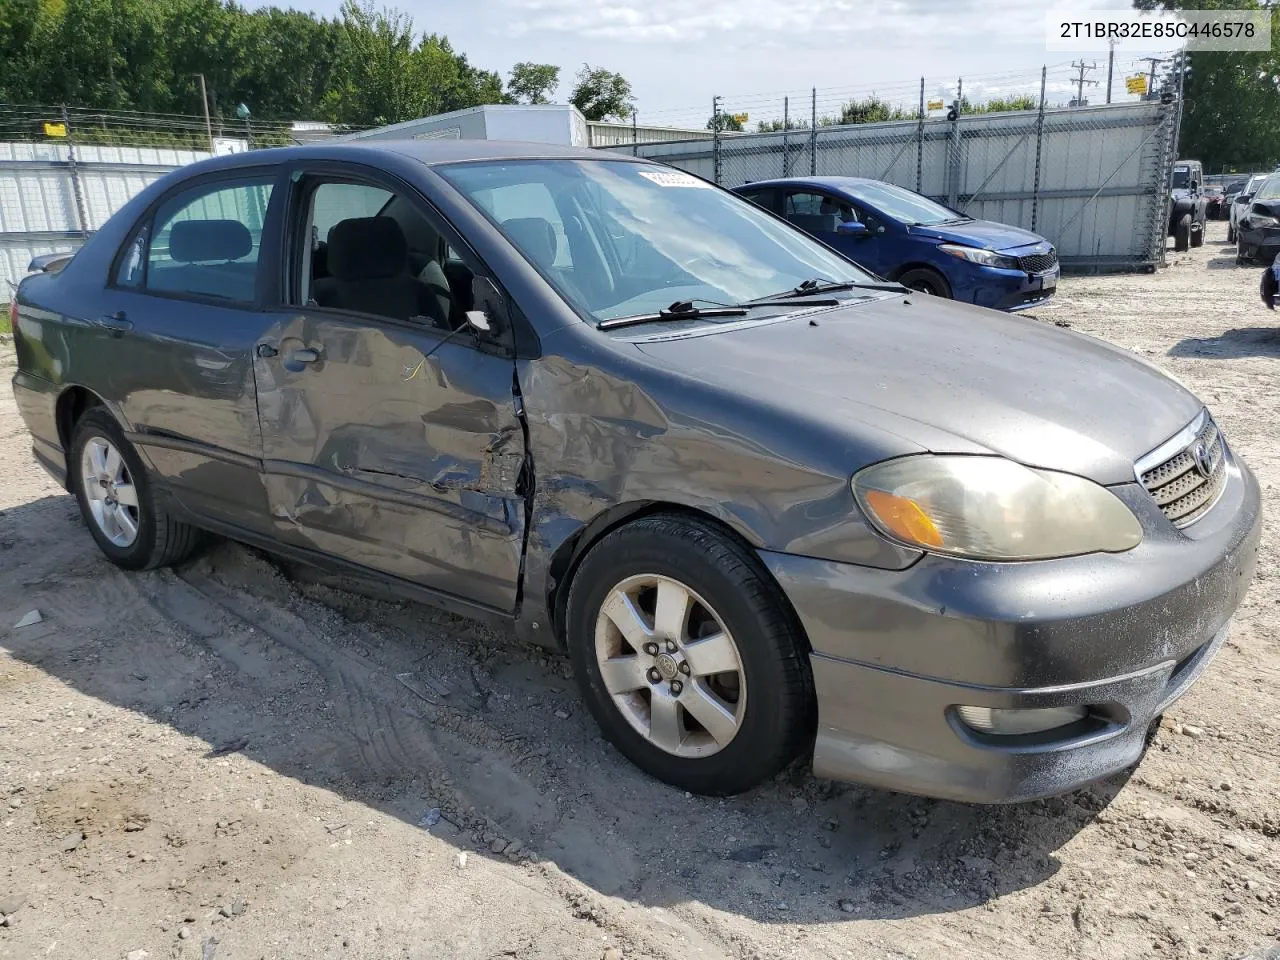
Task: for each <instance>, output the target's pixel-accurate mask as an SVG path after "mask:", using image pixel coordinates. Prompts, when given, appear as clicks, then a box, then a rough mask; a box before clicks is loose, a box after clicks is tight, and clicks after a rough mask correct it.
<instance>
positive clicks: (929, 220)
mask: <svg viewBox="0 0 1280 960" xmlns="http://www.w3.org/2000/svg"><path fill="white" fill-rule="evenodd" d="M852 192H853V194H854V196H855V197H856V199H858V200H862V201H864V202H865V203H867V204H869V205H870V206H873V207H875V208H876V209H878V210H879V211H880V212H881V213H883V214H885V215H886V216H890V217H893V218H894V219H895V220H901V221H902V222H903V223H907V224H911V225H912V226H930V225H932V224H937V223H951V222H953V221H956V220H969V219H971V218H970V217H966V216H965V215H964V214H962V213H958V212H957V211H955V210H952V209H951V208H950V207H944V206H943V205H942V204H940V203H935V202H934V201H932V200H930V199H929V198H928V197H922V196H921V195H920V194H918V193H913V192H912V191H910V190H906V189H904V188H902V187H895V186H894V185H893V184H891V183H870V182H868V183H859V184H858V185H857V187H855V188H854V189H853V191H852Z"/></svg>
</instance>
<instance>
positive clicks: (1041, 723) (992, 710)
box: [956, 707, 1089, 737]
mask: <svg viewBox="0 0 1280 960" xmlns="http://www.w3.org/2000/svg"><path fill="white" fill-rule="evenodd" d="M956 713H958V714H959V715H960V719H961V720H963V721H964V722H965V725H966V726H969V727H972V728H973V729H974V730H977V731H978V732H979V733H989V734H992V735H993V736H1003V737H1012V736H1017V735H1018V734H1020V733H1042V732H1043V731H1045V730H1052V729H1054V728H1055V727H1065V726H1067V725H1068V724H1071V723H1075V722H1077V721H1079V720H1083V719H1084V718H1085V717H1086V716H1088V715H1089V710H1088V708H1087V707H1040V708H1037V709H1034V710H1004V709H1001V708H996V707H956Z"/></svg>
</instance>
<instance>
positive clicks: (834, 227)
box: [782, 189, 883, 275]
mask: <svg viewBox="0 0 1280 960" xmlns="http://www.w3.org/2000/svg"><path fill="white" fill-rule="evenodd" d="M782 215H783V217H785V218H786V219H787V220H788V221H789V222H790V223H792V224H794V225H795V226H797V227H799V228H800V229H801V230H803V231H805V232H806V233H808V234H810V235H811V236H813V237H815V238H816V239H818V240H821V241H822V242H823V243H825V244H826V245H827V246H829V247H831V248H832V249H834V250H838V251H839V252H840V253H841V254H843V255H844V256H846V257H848V258H849V259H850V260H852V261H854V262H855V263H857V264H858V265H859V266H862V267H865V268H866V269H867V270H869V271H870V272H871V273H874V274H877V275H883V269H882V267H883V264H881V263H880V259H881V258H880V256H879V253H880V241H879V235H878V234H877V233H874V232H872V231H871V230H870V229H868V230H867V232H865V233H858V234H853V233H845V232H842V231H841V230H840V225H841V224H844V223H855V222H860V218H859V216H858V213H857V210H856V209H855V207H854V205H853V203H851V202H850V201H849V200H846V199H845V198H844V197H839V196H836V195H835V194H830V193H825V192H821V191H818V190H813V189H803V190H788V191H787V192H786V194H785V195H784V196H783V198H782ZM864 225H865V224H864ZM876 226H877V227H878V226H879V224H878V223H877V224H876Z"/></svg>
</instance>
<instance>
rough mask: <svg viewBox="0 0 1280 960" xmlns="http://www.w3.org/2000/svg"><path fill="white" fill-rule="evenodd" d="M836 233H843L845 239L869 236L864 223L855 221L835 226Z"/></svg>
mask: <svg viewBox="0 0 1280 960" xmlns="http://www.w3.org/2000/svg"><path fill="white" fill-rule="evenodd" d="M836 233H843V234H844V235H845V236H846V237H866V236H870V235H871V231H870V230H868V229H867V225H866V224H865V223H860V222H859V221H857V220H849V221H846V222H845V223H841V224H838V225H837V226H836Z"/></svg>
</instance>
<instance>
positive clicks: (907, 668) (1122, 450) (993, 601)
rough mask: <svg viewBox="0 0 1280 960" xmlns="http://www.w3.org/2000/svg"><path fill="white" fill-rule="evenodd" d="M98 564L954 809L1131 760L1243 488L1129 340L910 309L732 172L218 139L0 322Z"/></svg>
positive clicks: (1212, 635)
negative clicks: (434, 645) (411, 612)
mask: <svg viewBox="0 0 1280 960" xmlns="http://www.w3.org/2000/svg"><path fill="white" fill-rule="evenodd" d="M12 320H13V329H14V337H15V343H16V349H17V357H18V364H19V369H18V372H17V374H16V375H15V377H14V390H15V393H16V396H17V400H18V405H19V407H20V409H21V412H22V416H23V418H24V419H25V421H26V424H27V426H28V428H29V429H30V432H31V435H32V437H33V441H34V453H35V456H36V457H37V459H38V460H39V461H40V463H42V464H43V465H44V466H45V467H46V468H47V469H48V470H49V471H50V472H51V473H52V474H53V475H54V476H55V477H57V478H58V479H59V480H60V481H62V482H63V483H65V484H66V486H67V488H68V489H69V490H70V491H71V492H73V493H74V494H75V496H76V497H77V498H78V500H79V503H80V507H81V510H82V512H83V515H84V518H85V521H86V523H87V525H88V528H89V530H90V531H91V533H92V535H93V537H94V539H95V540H96V541H97V543H98V546H99V547H100V548H101V550H102V552H103V553H104V554H105V555H106V556H107V557H108V558H109V559H110V560H111V561H112V562H114V563H116V564H118V565H119V566H121V567H124V568H127V569H144V568H149V567H155V566H159V565H163V564H172V563H176V562H179V561H181V560H182V559H183V558H184V557H186V556H188V555H189V553H190V552H191V551H192V550H193V549H195V548H196V546H197V545H198V543H199V542H200V540H201V539H202V537H203V536H204V535H205V534H206V533H215V534H219V535H222V536H225V537H229V538H232V539H235V540H238V541H241V542H244V543H249V544H254V545H257V546H259V547H262V548H265V549H267V550H269V551H273V552H275V553H278V554H281V555H284V556H286V557H290V558H293V559H295V560H299V561H304V562H308V563H313V564H317V565H321V566H326V567H329V568H335V569H338V570H341V571H344V572H346V573H347V574H350V575H353V576H354V577H356V578H357V579H361V580H367V581H376V582H377V583H379V584H381V585H382V586H383V587H387V586H390V587H391V588H392V589H394V590H396V591H398V592H399V593H401V594H403V595H405V596H407V597H411V598H415V599H418V600H422V601H426V602H429V603H434V604H437V605H440V606H443V607H445V608H447V609H449V610H453V611H456V612H458V613H461V614H465V615H468V616H478V617H486V618H489V619H492V620H496V621H498V622H501V623H506V624H508V625H511V626H512V627H513V629H514V631H515V633H516V634H517V635H518V636H519V637H521V638H523V639H525V640H528V641H532V642H535V643H539V644H544V645H546V646H548V647H551V648H554V649H557V650H565V651H567V653H568V655H569V657H570V658H571V660H572V663H573V667H574V670H575V672H576V674H577V678H578V682H579V685H580V688H581V691H582V696H583V698H584V699H585V701H586V703H587V704H588V706H589V707H590V709H591V712H592V713H593V715H594V716H595V718H596V720H597V721H598V722H599V725H600V727H601V729H602V730H603V732H604V734H605V736H606V737H607V738H608V739H609V740H610V741H611V742H612V743H613V744H614V745H615V746H616V747H617V748H618V750H619V751H621V752H622V753H623V754H624V755H625V756H627V757H628V758H630V759H631V760H632V761H633V762H634V763H635V764H636V765H638V766H639V767H641V768H642V769H643V770H645V771H647V772H649V773H650V774H652V775H653V776H655V777H659V778H661V779H662V780H665V781H667V782H668V783H671V784H674V785H676V786H679V787H681V788H684V789H687V790H692V791H695V792H698V793H703V794H731V793H735V792H738V791H742V790H745V789H748V788H750V787H752V786H753V785H755V784H757V783H760V782H761V781H762V780H765V779H766V778H768V777H770V776H772V775H774V774H775V773H777V772H778V771H779V770H780V769H781V768H783V767H784V766H785V765H787V764H788V763H790V762H791V761H793V760H795V759H796V758H798V757H801V756H809V755H811V756H812V762H813V767H814V769H815V772H816V773H818V774H819V775H823V776H829V777H836V778H841V779H849V780H856V781H861V782H864V783H869V784H875V785H878V786H882V787H888V788H892V789H895V790H904V791H911V792H916V793H922V794H928V795H933V796H940V797H950V798H956V799H961V800H974V801H990V802H999V801H1014V800H1022V799H1026V798H1031V797H1039V796H1045V795H1049V794H1054V793H1059V792H1062V791H1066V790H1070V789H1072V788H1074V787H1077V786H1079V785H1081V784H1084V783H1087V782H1089V781H1092V780H1094V779H1097V778H1099V777H1102V776H1105V775H1107V774H1109V773H1112V772H1114V771H1118V770H1121V769H1123V768H1125V767H1127V766H1129V765H1131V764H1133V763H1134V762H1135V761H1137V760H1138V759H1139V757H1140V756H1141V754H1142V750H1143V747H1144V743H1145V738H1146V734H1147V732H1148V730H1149V728H1150V727H1151V725H1152V724H1153V723H1154V722H1155V721H1156V720H1157V719H1158V717H1159V716H1160V714H1161V712H1162V711H1163V710H1164V709H1165V708H1166V707H1167V706H1168V705H1169V704H1170V703H1171V702H1173V700H1174V699H1176V698H1177V697H1178V696H1179V695H1181V694H1182V693H1183V692H1184V691H1185V690H1186V689H1187V688H1188V686H1189V685H1190V684H1191V683H1192V682H1193V681H1194V680H1195V679H1196V678H1197V676H1199V675H1200V673H1201V672H1202V671H1203V670H1204V669H1205V668H1206V666H1207V665H1208V663H1209V662H1210V660H1211V659H1212V657H1213V655H1214V653H1215V651H1216V650H1217V649H1218V647H1219V645H1220V644H1221V643H1222V641H1223V638H1224V636H1225V635H1226V631H1227V629H1228V623H1229V621H1230V618H1231V616H1232V614H1233V612H1234V611H1235V609H1236V607H1237V605H1238V604H1239V603H1240V601H1241V598H1242V597H1243V596H1244V593H1245V590H1246V587H1247V585H1248V583H1249V580H1250V576H1251V573H1252V569H1253V566H1254V562H1255V558H1256V553H1257V543H1258V533H1259V494H1258V486H1257V483H1256V481H1255V480H1254V478H1253V475H1252V474H1251V473H1250V472H1249V470H1248V468H1247V467H1246V466H1245V465H1244V464H1243V463H1242V462H1241V461H1240V460H1239V458H1238V457H1236V455H1235V454H1234V453H1233V451H1232V449H1231V447H1230V446H1229V444H1228V443H1227V440H1226V438H1225V437H1224V436H1223V433H1222V431H1221V430H1220V429H1219V427H1218V425H1217V424H1215V422H1214V420H1213V418H1212V416H1211V415H1210V413H1209V411H1208V410H1206V409H1205V407H1204V405H1203V404H1202V403H1201V402H1200V401H1199V400H1198V399H1196V397H1194V396H1193V395H1192V394H1191V393H1189V392H1188V391H1187V390H1186V389H1184V388H1183V387H1182V386H1180V385H1179V384H1178V383H1176V382H1175V381H1173V380H1172V379H1170V378H1169V377H1168V376H1166V375H1164V374H1163V373H1161V372H1160V371H1159V370H1158V369H1156V368H1155V367H1154V366H1152V365H1150V364H1148V363H1147V362H1145V361H1144V360H1142V359H1140V358H1138V357H1136V356H1134V355H1133V354H1131V353H1129V352H1126V351H1123V350H1119V349H1116V348H1113V347H1110V346H1108V345H1106V344H1104V343H1102V342H1100V341H1097V340H1095V339H1092V338H1089V337H1086V336H1082V335H1079V334H1076V333H1074V332H1071V331H1065V330H1059V329H1055V328H1053V327H1051V326H1046V325H1044V324H1042V323H1040V322H1038V321H1036V320H1034V319H1026V318H1019V317H1013V316H1008V315H1006V314H1002V313H997V312H995V311H989V310H984V309H980V308H976V307H971V306H966V305H963V304H960V303H955V302H951V301H943V300H938V299H936V298H934V297H928V296H922V295H920V294H917V293H912V292H909V291H907V290H905V289H903V288H901V287H899V286H897V285H895V284H892V283H887V282H885V281H883V280H881V279H880V278H878V277H875V276H873V275H871V274H870V273H868V272H866V271H864V270H862V269H860V268H859V267H858V266H857V265H855V264H854V263H852V262H850V261H848V260H846V259H844V258H843V257H841V256H840V255H838V254H836V253H835V252H834V251H832V250H830V249H829V248H827V247H825V246H824V245H822V244H821V243H819V242H818V241H816V240H814V239H812V238H810V237H808V236H806V235H805V234H803V233H801V232H799V231H798V230H796V229H794V228H793V227H791V226H790V225H788V224H787V223H785V222H783V221H781V220H779V219H777V218H775V217H773V216H772V215H771V214H769V213H768V212H766V211H764V210H761V209H760V208H759V207H757V206H755V205H753V204H751V203H750V202H748V201H746V200H743V199H741V198H739V197H737V196H734V195H733V194H732V193H729V192H726V191H723V190H720V189H719V188H717V187H714V186H712V185H710V184H708V183H706V182H705V181H703V180H701V179H698V178H697V177H693V176H691V175H689V174H686V173H683V172H680V171H677V170H673V169H671V168H668V167H664V166H660V165H656V164H653V163H650V162H647V161H643V160H638V159H634V158H630V157H624V156H616V155H611V154H606V153H600V152H589V151H580V150H569V149H561V148H555V147H544V146H535V145H527V144H523V145H522V144H501V143H493V142H468V141H458V142H440V141H437V142H425V143H424V142H414V143H408V142H406V143H395V142H379V143H376V144H340V143H335V144H321V145H314V146H308V147H302V148H291V149H286V150H262V151H256V152H251V153H246V154H239V155H236V156H232V157H221V158H217V159H214V160H210V161H207V162H203V163H199V164H196V165H194V166H191V167H188V168H185V169H183V170H181V171H178V172H176V173H174V174H172V175H170V176H168V177H166V178H164V179H163V180H161V181H159V182H157V183H155V184H154V185H152V186H151V187H149V188H148V189H147V190H145V191H144V192H143V193H141V194H140V195H139V196H137V197H136V198H134V199H133V200H132V201H131V202H130V203H129V204H128V205H127V206H125V207H124V208H123V209H122V210H121V211H120V212H119V213H118V214H117V215H116V216H115V217H113V218H112V219H111V220H110V222H108V223H107V224H106V225H105V226H104V227H103V228H102V229H101V230H99V231H98V233H97V234H96V235H95V236H93V237H92V238H91V239H90V240H89V241H88V243H87V244H86V245H85V247H84V248H83V249H82V250H81V251H80V252H79V253H78V254H77V255H76V256H75V257H74V259H72V260H71V261H70V262H69V263H68V264H66V266H65V267H64V268H63V269H61V270H60V271H59V272H57V273H42V274H39V275H36V276H32V277H28V278H26V279H25V280H23V282H22V284H21V286H20V287H19V289H18V291H17V294H16V297H15V299H14V302H13V306H12Z"/></svg>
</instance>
